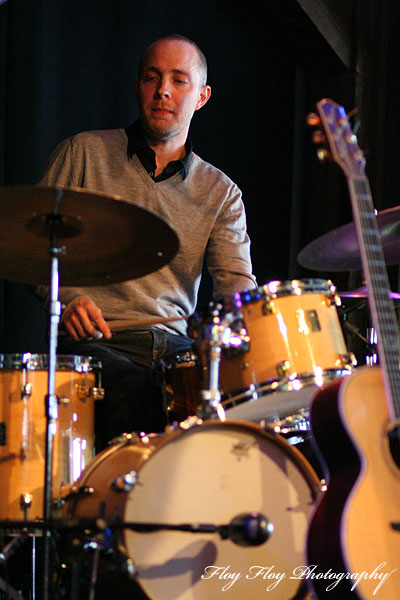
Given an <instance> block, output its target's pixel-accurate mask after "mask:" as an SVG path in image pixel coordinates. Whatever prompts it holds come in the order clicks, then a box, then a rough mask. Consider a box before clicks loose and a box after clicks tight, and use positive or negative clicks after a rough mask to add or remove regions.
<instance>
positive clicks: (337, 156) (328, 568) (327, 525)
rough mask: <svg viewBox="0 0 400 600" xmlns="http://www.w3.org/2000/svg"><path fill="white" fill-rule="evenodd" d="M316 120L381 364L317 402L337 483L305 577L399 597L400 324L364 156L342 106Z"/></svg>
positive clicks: (319, 590) (341, 597)
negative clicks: (398, 448)
mask: <svg viewBox="0 0 400 600" xmlns="http://www.w3.org/2000/svg"><path fill="white" fill-rule="evenodd" d="M317 113H318V114H317V115H316V117H317V118H316V120H317V121H318V122H319V129H321V130H322V131H323V134H324V138H325V142H326V150H328V151H329V154H330V157H331V159H333V161H334V162H336V163H337V164H338V165H339V166H340V167H341V169H342V170H343V172H344V174H345V176H346V179H347V183H348V189H349V194H350V198H351V203H352V209H353V218H354V222H355V227H356V232H357V236H358V243H359V249H360V254H361V263H362V268H363V271H364V277H365V279H366V282H367V287H368V298H369V306H370V311H371V317H372V324H373V327H374V328H375V330H376V332H377V336H378V356H379V364H380V367H360V368H359V369H356V371H355V372H354V374H352V375H350V376H348V377H344V378H343V379H341V380H339V381H338V382H336V383H334V384H332V385H331V386H328V387H327V388H326V389H325V390H321V391H320V392H318V394H317V395H316V396H315V399H314V401H313V404H312V408H311V426H312V430H313V433H314V439H315V442H316V444H317V446H318V448H319V450H320V452H321V454H322V456H323V459H324V460H325V463H326V466H327V468H328V471H329V475H330V477H329V484H328V488H327V491H326V493H325V494H323V495H322V499H321V501H320V502H319V504H318V505H317V507H316V509H315V513H314V515H313V518H312V521H311V524H310V528H309V532H308V540H307V553H308V572H307V579H308V582H309V583H310V584H311V586H312V587H313V589H314V591H315V592H316V594H317V596H318V598H319V599H320V600H322V599H323V600H325V599H332V600H355V599H357V598H359V599H362V600H367V599H368V600H369V599H371V600H372V599H374V600H377V599H379V598H381V599H382V600H398V599H399V598H400V470H399V467H398V466H397V464H396V462H395V461H394V459H393V455H392V452H391V450H390V445H389V433H390V435H392V436H394V437H395V438H396V437H398V431H397V430H396V426H397V425H398V424H399V419H400V371H399V358H400V351H399V348H400V346H399V326H398V322H397V318H396V315H395V312H394V308H393V303H392V299H391V297H390V286H389V280H388V275H387V270H386V265H385V260H384V256H383V251H382V244H381V239H380V234H379V229H378V226H377V221H376V216H375V212H374V206H373V202H372V198H371V192H370V188H369V183H368V179H367V177H366V175H365V159H364V156H363V154H362V152H361V150H360V149H359V147H358V144H357V138H356V136H355V135H354V133H353V132H352V129H351V127H350V125H349V122H348V119H347V116H346V113H345V111H344V109H343V107H341V106H339V105H338V104H336V103H334V102H332V101H331V100H327V99H324V100H321V101H320V102H319V103H318V104H317ZM314 116H315V115H314ZM335 576H336V577H335Z"/></svg>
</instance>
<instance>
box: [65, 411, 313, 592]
mask: <svg viewBox="0 0 400 600" xmlns="http://www.w3.org/2000/svg"><path fill="white" fill-rule="evenodd" d="M129 486H130V487H131V489H130V490H129V491H127V490H126V487H129ZM124 488H125V491H124ZM85 490H90V491H91V493H90V494H85ZM318 490H319V480H318V478H317V476H316V475H315V473H314V471H313V470H312V468H311V466H310V465H309V463H308V462H307V461H306V460H305V458H304V457H303V456H302V455H301V454H300V452H299V451H297V450H296V449H295V448H292V447H290V446H289V445H288V444H287V442H286V441H285V440H284V439H283V438H281V437H279V436H275V435H273V434H271V433H268V432H265V431H263V430H262V429H261V428H260V427H259V426H258V425H256V424H252V423H246V422H240V421H225V422H218V421H207V422H205V423H203V424H199V425H194V426H192V427H189V429H186V430H182V429H181V430H178V431H173V432H171V433H166V434H161V435H154V436H149V437H142V438H141V439H139V438H138V437H137V436H136V435H135V434H132V435H131V434H128V435H125V436H123V437H121V439H119V440H118V441H116V442H114V444H113V445H112V446H110V447H109V448H107V449H106V450H104V451H103V452H102V453H100V454H98V455H97V456H96V457H95V459H94V461H92V463H91V464H90V465H89V466H88V468H87V469H86V470H85V471H84V472H83V473H82V476H81V478H80V479H79V480H78V482H77V483H76V489H75V493H76V496H75V498H72V499H71V500H69V501H68V502H67V504H66V507H65V510H66V517H67V518H69V519H72V520H73V522H74V523H75V522H78V523H79V522H81V523H87V520H88V519H89V520H90V519H95V518H96V517H98V516H99V515H101V516H102V517H104V518H105V519H106V521H108V522H109V523H110V526H111V529H112V523H119V524H121V522H122V524H124V523H129V522H135V523H137V522H140V523H163V524H173V525H175V524H182V523H191V524H199V523H206V524H217V525H222V524H228V523H229V522H230V521H231V520H232V519H233V518H234V517H236V516H238V515H239V514H241V513H249V512H253V511H256V512H259V513H262V514H263V515H265V516H266V517H267V518H268V519H269V521H270V522H271V523H272V525H273V528H274V530H273V533H272V534H271V536H270V538H269V539H268V541H267V542H265V543H264V544H262V545H260V546H241V545H238V544H235V543H233V542H232V541H231V540H229V539H228V540H224V539H221V537H220V536H219V534H217V533H189V532H182V531H166V530H164V531H154V532H151V533H149V532H146V533H145V532H136V531H132V530H130V529H123V528H122V529H121V528H117V531H120V533H119V534H116V536H117V538H118V539H116V540H114V547H115V549H116V547H117V546H120V545H121V544H122V546H123V547H124V550H125V553H126V555H127V556H128V557H129V560H131V561H133V563H134V565H135V568H136V575H137V576H136V582H137V583H138V584H139V586H140V587H141V589H142V591H143V592H144V593H145V594H146V596H147V597H148V598H150V599H152V600H178V599H179V600H220V598H221V596H223V591H227V590H229V598H230V600H243V598H251V597H252V598H262V597H264V595H265V594H267V592H268V591H271V590H273V598H274V600H278V599H279V600H287V599H288V598H296V599H297V598H298V599H300V598H304V597H306V596H307V590H306V587H305V583H304V582H302V581H299V580H297V579H291V578H290V577H291V575H292V572H293V570H294V569H295V568H296V567H298V566H299V565H304V564H306V563H305V545H306V534H307V529H308V523H309V520H310V515H311V512H312V510H313V506H314V503H315V499H316V495H317V493H318ZM119 536H120V537H119ZM121 560H122V559H121ZM121 568H122V566H121Z"/></svg>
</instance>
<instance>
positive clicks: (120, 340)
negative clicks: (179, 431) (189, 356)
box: [58, 328, 193, 452]
mask: <svg viewBox="0 0 400 600" xmlns="http://www.w3.org/2000/svg"><path fill="white" fill-rule="evenodd" d="M192 343H193V340H191V339H190V338H188V337H185V336H183V335H173V334H170V333H167V332H166V331H164V330H162V329H156V328H153V329H147V330H140V331H138V330H136V331H124V332H118V333H114V334H113V336H112V338H111V339H110V340H106V339H104V338H103V339H101V340H98V341H95V340H87V339H84V340H80V341H79V342H76V341H74V340H72V339H71V338H69V337H68V338H66V337H65V338H64V337H63V336H60V339H59V342H58V353H59V354H75V355H78V356H91V357H93V358H96V359H98V360H100V361H101V363H102V369H101V381H102V387H103V388H104V391H105V396H104V400H98V401H96V405H95V440H96V441H95V445H96V452H99V451H100V450H102V449H103V448H104V447H106V445H107V443H108V442H109V441H110V440H111V439H113V438H114V437H117V436H118V435H120V434H121V433H124V432H130V431H143V432H145V433H152V432H153V433H156V432H161V431H163V430H164V429H165V426H166V424H167V415H166V407H165V402H164V385H163V376H162V369H161V366H160V363H161V359H166V358H171V357H173V356H174V355H176V354H178V353H179V352H184V351H187V350H189V349H190V348H191V346H192Z"/></svg>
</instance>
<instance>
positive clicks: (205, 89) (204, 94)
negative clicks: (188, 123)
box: [195, 85, 211, 110]
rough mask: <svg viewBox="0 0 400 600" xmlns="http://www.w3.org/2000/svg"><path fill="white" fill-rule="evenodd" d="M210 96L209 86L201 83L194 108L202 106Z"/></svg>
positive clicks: (197, 108)
mask: <svg viewBox="0 0 400 600" xmlns="http://www.w3.org/2000/svg"><path fill="white" fill-rule="evenodd" d="M210 96H211V87H210V86H209V85H202V86H201V89H200V96H199V99H198V100H197V104H196V109H195V110H199V109H200V108H201V107H202V106H204V105H205V104H206V103H207V102H208V100H209V99H210Z"/></svg>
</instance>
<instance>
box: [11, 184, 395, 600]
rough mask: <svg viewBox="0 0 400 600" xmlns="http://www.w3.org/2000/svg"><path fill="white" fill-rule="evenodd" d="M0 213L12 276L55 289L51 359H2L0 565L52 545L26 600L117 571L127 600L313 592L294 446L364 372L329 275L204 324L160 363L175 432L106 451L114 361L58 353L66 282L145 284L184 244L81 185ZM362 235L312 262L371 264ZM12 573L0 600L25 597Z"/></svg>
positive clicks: (307, 470)
mask: <svg viewBox="0 0 400 600" xmlns="http://www.w3.org/2000/svg"><path fill="white" fill-rule="evenodd" d="M0 212H1V214H2V217H3V221H4V222H5V223H7V228H4V232H3V235H2V236H1V239H0V275H1V276H2V277H3V278H4V279H10V280H12V281H20V282H23V283H27V284H35V285H37V284H40V285H47V286H48V287H49V290H50V296H49V297H50V300H49V306H48V313H49V353H48V355H38V354H31V353H25V354H20V355H2V356H0V394H1V395H0V482H1V495H0V532H1V539H2V540H3V541H4V545H3V548H2V549H0V565H6V564H7V562H8V561H9V560H10V558H11V557H12V555H13V554H14V553H15V552H16V551H17V549H18V548H19V547H20V546H21V545H23V544H25V543H26V542H27V541H29V540H31V541H32V554H35V552H36V550H34V549H36V540H37V539H39V540H40V544H41V546H43V548H42V550H41V552H42V560H41V566H42V568H41V574H43V579H42V580H41V581H40V582H39V583H38V582H37V581H36V569H35V561H34V560H33V561H32V564H31V570H32V577H31V579H30V583H29V586H28V587H29V589H28V590H27V593H28V595H29V599H30V600H35V598H36V594H37V590H38V589H40V590H41V597H43V598H44V599H45V600H47V599H48V598H67V597H68V598H71V600H74V599H77V598H79V599H81V598H88V599H89V600H92V599H93V598H94V597H95V594H96V593H97V586H96V582H97V579H98V577H99V575H100V574H101V575H103V573H104V572H107V573H109V574H110V580H111V584H110V585H111V588H112V590H113V593H114V591H115V589H116V588H115V586H116V583H115V582H114V580H113V579H112V574H115V573H116V572H118V578H122V580H123V582H125V581H128V580H129V581H130V582H131V583H130V584H129V586H133V587H129V589H130V590H132V589H134V591H133V592H130V593H131V594H133V595H130V596H129V597H130V598H132V597H135V598H136V597H138V598H149V599H151V600H173V599H175V598H176V599H177V598H179V599H180V600H195V599H203V598H204V599H207V600H214V599H215V600H216V599H217V598H219V597H220V595H221V592H222V591H226V590H228V589H229V591H230V597H231V598H233V599H234V600H236V599H240V598H243V597H246V596H248V595H249V594H250V595H253V596H254V597H256V598H257V597H259V596H263V595H264V594H265V592H266V591H272V590H274V595H273V597H274V598H277V599H282V600H284V599H287V598H294V597H296V598H299V599H300V598H307V597H309V592H308V591H307V588H306V585H305V582H304V581H302V580H301V579H300V580H299V579H296V578H295V577H291V575H292V573H293V570H294V569H296V568H297V567H299V566H300V565H304V564H305V563H304V560H305V557H304V555H305V543H306V542H305V540H306V536H307V527H308V523H309V519H310V517H311V513H312V511H313V509H314V506H315V503H316V500H317V498H318V496H319V495H320V494H321V493H323V487H324V481H323V479H321V476H318V475H317V473H316V472H315V469H314V468H313V467H312V466H311V463H310V462H309V460H307V458H306V457H305V455H304V454H303V452H302V451H300V450H299V449H298V448H297V447H296V446H297V443H298V441H304V440H307V439H309V438H310V437H311V431H310V425H309V421H308V411H309V408H310V404H311V402H312V398H313V395H314V394H315V392H316V391H317V390H318V389H321V388H322V387H324V386H327V385H329V384H330V383H331V382H333V381H336V380H337V379H338V378H340V377H343V376H346V375H349V374H351V373H352V371H353V369H354V367H355V364H356V361H355V359H354V356H353V355H352V354H351V353H350V352H348V351H347V347H346V343H345V340H344V336H343V333H342V327H341V322H340V319H339V316H338V305H339V304H340V293H339V294H338V293H337V292H336V289H335V286H334V285H333V284H332V282H330V281H327V280H322V279H305V280H292V281H272V282H269V283H268V284H265V285H263V286H261V287H259V288H257V289H254V290H244V291H242V292H240V293H236V294H233V295H232V296H229V297H226V298H223V299H221V300H220V301H218V302H213V303H211V304H210V305H209V306H208V307H207V309H206V310H204V311H203V312H202V314H196V315H192V316H191V317H190V318H189V321H188V330H189V333H190V335H191V337H192V338H193V339H194V345H193V350H192V351H191V352H186V353H183V354H179V355H176V356H175V357H174V358H173V359H172V360H169V361H166V362H164V363H163V365H162V366H163V370H164V375H165V391H166V396H167V404H168V413H169V417H170V419H169V420H170V425H169V426H168V427H167V430H166V431H165V433H163V434H139V433H133V432H127V433H125V434H123V435H121V436H120V437H119V438H117V439H115V440H113V441H112V443H111V444H110V445H109V447H108V448H106V449H105V450H103V451H102V452H100V453H99V454H97V455H96V456H94V407H95V402H96V401H97V400H99V399H102V398H103V396H104V391H103V389H102V387H101V364H100V363H99V362H98V361H96V360H95V359H93V358H86V357H79V356H61V355H57V354H56V346H57V332H58V324H59V318H60V313H61V306H60V302H59V300H58V289H59V280H61V282H62V285H65V286H71V285H73V286H78V285H82V286H90V285H107V284H110V283H114V282H119V281H124V280H128V279H133V278H136V277H141V276H143V275H145V274H147V273H150V272H153V271H156V270H157V269H159V268H161V267H162V266H163V265H165V264H167V263H168V262H169V261H170V260H171V259H172V258H173V256H174V255H175V254H176V252H177V250H178V248H179V241H178V239H177V236H176V234H175V233H174V231H173V230H172V229H171V227H170V226H169V225H168V223H166V222H165V221H163V219H162V218H160V217H159V216H157V215H154V214H152V213H150V212H149V211H148V210H145V209H143V208H141V207H139V206H137V205H134V204H130V203H127V202H125V201H123V200H122V199H120V198H118V197H112V198H111V197H108V196H105V195H101V194H97V193H96V194H93V193H89V192H87V191H85V190H81V189H79V188H40V187H35V188H32V187H29V186H16V187H10V188H3V189H1V190H0ZM398 222H400V215H399V211H398V209H389V211H383V212H382V213H381V214H380V215H378V223H379V224H380V226H381V233H382V243H383V247H384V249H385V250H386V252H385V256H386V258H387V260H388V264H394V263H397V262H399V256H398V247H399V245H398V243H397V237H396V235H397V234H396V224H397V223H398ZM149 232H151V237H152V244H148V239H149ZM355 235H356V234H355V231H354V230H353V229H352V224H350V225H349V226H345V227H343V228H340V229H339V230H336V231H334V232H331V233H330V234H327V235H326V236H323V237H322V238H319V240H316V241H315V242H313V243H312V244H310V245H309V246H307V247H306V248H305V249H304V250H303V251H302V252H301V253H300V255H299V261H300V263H301V264H302V265H303V266H305V267H308V268H310V269H317V270H327V269H330V270H334V271H339V270H350V269H353V268H359V259H358V249H357V245H356V242H355ZM99 239H101V240H102V244H101V245H99V243H98V240H99ZM61 242H62V244H65V246H64V245H61V244H60V243H61ZM336 244H338V247H339V248H340V254H339V253H338V251H337V249H336V247H335V246H336ZM27 252H28V254H29V264H27V261H26V255H27ZM127 256H129V257H135V259H134V260H129V261H127V260H126V257H127ZM357 294H358V295H356V292H355V293H354V296H351V297H363V296H362V290H358V291H357ZM341 295H343V296H344V295H345V294H341ZM158 322H161V321H158ZM54 547H56V550H54ZM55 557H59V558H55ZM103 563H104V564H105V565H106V568H105V569H104V568H103ZM82 565H83V566H82ZM86 567H88V568H86ZM82 570H83V571H84V572H85V573H84V574H85V577H83V575H82ZM87 573H89V575H87ZM1 575H3V572H2V571H0V598H3V597H4V598H14V599H15V598H16V599H18V600H23V599H24V600H27V598H28V596H25V595H24V591H23V590H22V591H21V590H18V589H16V587H15V584H14V585H12V584H11V583H10V582H8V581H6V580H5V579H4V578H3V577H2V576H1ZM126 586H127V584H125V583H123V584H122V587H123V588H124V587H126ZM17 587H18V584H17ZM66 590H67V591H66ZM118 593H119V592H118ZM2 594H3V595H2ZM68 594H69V595H68ZM135 594H136V595H135ZM110 597H113V596H112V594H111V596H110ZM122 597H123V596H122Z"/></svg>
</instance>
